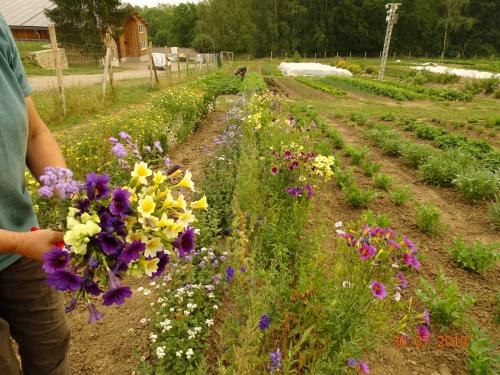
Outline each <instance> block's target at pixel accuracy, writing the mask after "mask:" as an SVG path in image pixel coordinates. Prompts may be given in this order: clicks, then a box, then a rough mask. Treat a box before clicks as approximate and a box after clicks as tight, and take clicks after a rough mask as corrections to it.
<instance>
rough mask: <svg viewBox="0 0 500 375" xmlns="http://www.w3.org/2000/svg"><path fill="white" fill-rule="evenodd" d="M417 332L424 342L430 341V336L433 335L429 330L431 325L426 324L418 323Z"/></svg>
mask: <svg viewBox="0 0 500 375" xmlns="http://www.w3.org/2000/svg"><path fill="white" fill-rule="evenodd" d="M417 333H418V335H419V336H420V339H421V340H422V341H423V342H427V341H429V337H430V336H431V331H429V327H427V326H424V325H418V326H417Z"/></svg>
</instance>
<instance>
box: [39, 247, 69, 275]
mask: <svg viewBox="0 0 500 375" xmlns="http://www.w3.org/2000/svg"><path fill="white" fill-rule="evenodd" d="M43 260H44V263H43V266H42V267H43V269H44V270H45V272H47V273H52V272H56V271H58V270H62V269H64V268H66V266H67V265H68V263H69V260H70V252H69V251H68V250H66V249H60V248H58V247H55V248H53V249H52V250H50V251H48V252H46V253H45V254H43Z"/></svg>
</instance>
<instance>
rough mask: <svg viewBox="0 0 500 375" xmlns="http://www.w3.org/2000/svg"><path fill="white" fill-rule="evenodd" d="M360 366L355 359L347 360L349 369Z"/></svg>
mask: <svg viewBox="0 0 500 375" xmlns="http://www.w3.org/2000/svg"><path fill="white" fill-rule="evenodd" d="M357 365H358V361H356V360H355V359H354V358H349V359H348V360H347V366H349V367H355V366H357Z"/></svg>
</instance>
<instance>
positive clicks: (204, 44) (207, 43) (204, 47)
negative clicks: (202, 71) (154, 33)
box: [165, 34, 215, 53]
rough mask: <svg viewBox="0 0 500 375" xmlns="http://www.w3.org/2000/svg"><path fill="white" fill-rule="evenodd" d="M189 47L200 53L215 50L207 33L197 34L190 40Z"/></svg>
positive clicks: (213, 43)
mask: <svg viewBox="0 0 500 375" xmlns="http://www.w3.org/2000/svg"><path fill="white" fill-rule="evenodd" d="M165 44H166V43H165ZM191 47H193V48H194V49H195V50H197V51H198V52H200V53H208V52H213V51H215V41H214V39H213V38H212V37H211V36H210V35H208V34H198V35H196V36H195V37H194V39H193V41H192V42H191Z"/></svg>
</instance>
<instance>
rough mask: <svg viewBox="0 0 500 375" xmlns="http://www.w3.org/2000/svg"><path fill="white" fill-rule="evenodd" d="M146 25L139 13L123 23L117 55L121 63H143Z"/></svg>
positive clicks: (146, 36)
mask: <svg viewBox="0 0 500 375" xmlns="http://www.w3.org/2000/svg"><path fill="white" fill-rule="evenodd" d="M147 27H148V25H147V23H146V21H145V20H144V19H143V18H142V17H141V16H140V15H139V13H132V15H131V16H130V17H129V18H128V19H127V20H126V21H125V25H124V30H123V33H122V34H121V35H120V39H119V45H118V53H119V55H120V60H121V61H139V60H141V61H145V60H147V53H148V29H147Z"/></svg>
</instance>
